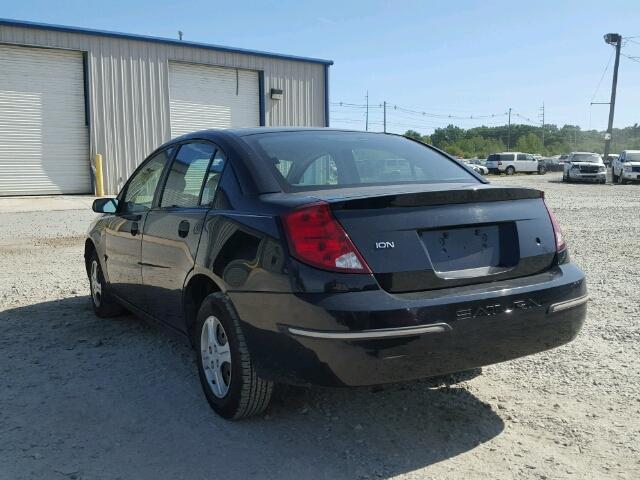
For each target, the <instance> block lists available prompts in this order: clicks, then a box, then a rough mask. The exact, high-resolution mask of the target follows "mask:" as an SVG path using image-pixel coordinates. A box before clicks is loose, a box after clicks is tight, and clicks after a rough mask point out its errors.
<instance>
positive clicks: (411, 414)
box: [0, 174, 640, 479]
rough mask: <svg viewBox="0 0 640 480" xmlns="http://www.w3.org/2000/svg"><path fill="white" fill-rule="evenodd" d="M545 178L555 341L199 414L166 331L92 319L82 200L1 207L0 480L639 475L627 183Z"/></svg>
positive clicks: (183, 363) (637, 351) (638, 258)
mask: <svg viewBox="0 0 640 480" xmlns="http://www.w3.org/2000/svg"><path fill="white" fill-rule="evenodd" d="M559 180H560V177H559V175H558V174H547V175H545V176H537V175H533V176H517V177H512V178H506V177H501V178H499V179H495V180H494V181H496V182H502V183H509V184H520V185H524V186H532V187H536V188H541V189H543V190H545V192H546V195H547V199H548V201H549V203H550V205H551V206H552V207H553V209H554V210H555V211H556V213H557V215H558V217H559V220H560V223H561V225H562V226H563V227H564V231H565V234H566V237H567V238H568V242H569V248H570V251H571V254H572V257H573V258H574V260H575V261H576V262H577V263H578V264H579V265H581V266H582V268H583V269H584V270H585V271H586V273H587V278H588V281H589V289H590V295H591V300H590V301H589V314H588V318H587V321H586V324H585V327H584V329H583V330H582V332H581V334H580V335H579V336H578V338H577V339H576V340H575V341H574V342H572V343H570V344H569V345H566V346H563V347H561V348H558V349H556V350H552V351H550V352H546V353H542V354H538V355H534V356H531V357H528V358H523V359H519V360H516V361H511V362H508V363H505V364H500V365H494V366H490V367H486V368H485V369H484V374H483V375H482V376H480V377H478V378H475V379H473V380H470V381H467V382H464V383H462V384H459V385H457V386H455V387H452V388H447V387H439V388H438V387H434V386H433V385H431V384H429V383H427V382H416V383H411V384H408V385H403V386H393V387H387V388H384V389H358V390H320V389H311V390H304V389H291V388H290V389H284V390H283V391H281V392H280V393H279V395H278V397H277V398H276V399H275V401H274V404H273V406H272V407H271V408H270V410H269V411H268V413H267V415H265V416H263V417H260V418H255V419H250V420H247V421H242V422H235V423H230V422H226V421H224V420H221V419H219V418H218V417H216V415H215V414H214V413H213V412H212V411H211V410H210V409H209V407H208V405H207V403H206V401H205V398H204V396H203V395H202V393H201V391H200V386H199V384H198V379H197V377H196V368H195V365H194V359H193V355H192V353H191V351H190V349H189V347H188V346H187V345H186V344H185V343H184V342H183V341H181V340H177V339H175V338H172V337H170V336H168V335H167V334H166V333H165V332H164V331H161V330H159V329H158V328H156V327H154V326H149V325H147V324H145V323H143V322H141V321H139V320H137V319H136V318H134V317H131V316H125V317H120V318H118V319H115V320H100V319H97V318H96V317H94V315H93V313H92V310H91V306H90V301H89V297H88V286H87V281H86V277H85V273H84V271H83V264H82V245H83V234H84V232H85V230H86V228H87V226H88V223H89V221H90V219H91V218H92V216H93V214H92V213H91V212H89V211H64V212H36V213H21V214H10V213H5V214H0V226H1V227H2V228H0V329H1V330H0V331H1V333H0V478H2V479H4V478H7V479H21V478H47V479H57V478H60V479H64V478H69V479H73V478H76V479H80V478H82V479H94V478H108V479H111V478H114V479H115V478H122V479H130V478H135V479H146V478H153V479H180V478H185V479H207V478H216V477H217V478H227V479H245V478H283V479H294V478H295V479H297V478H326V479H338V478H403V479H410V478H411V479H412V478H438V479H441V478H465V477H466V478H469V479H478V478H491V479H494V478H505V479H508V478H524V479H545V478H548V479H556V478H576V479H585V478H593V479H596V478H597V479H601V478H628V479H633V478H640V326H639V323H640V322H639V321H640V302H639V301H638V300H639V298H640V297H639V295H638V288H639V287H638V283H640V273H639V271H638V270H639V269H638V267H639V266H640V250H639V249H638V248H637V245H638V240H639V239H640V214H639V213H638V212H640V187H639V186H637V185H625V186H600V185H576V184H571V185H564V184H562V183H560V181H559Z"/></svg>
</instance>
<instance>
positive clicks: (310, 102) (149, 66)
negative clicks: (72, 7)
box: [0, 25, 325, 194]
mask: <svg viewBox="0 0 640 480" xmlns="http://www.w3.org/2000/svg"><path fill="white" fill-rule="evenodd" d="M0 43H8V44H21V45H34V46H43V47H53V48H63V49H71V50H78V51H82V52H87V63H88V72H87V73H88V96H89V104H90V125H89V139H90V151H89V155H90V156H91V158H93V156H94V155H95V154H96V153H101V154H102V155H103V158H104V173H105V190H106V191H107V193H109V194H115V193H117V191H118V190H119V188H120V187H121V186H122V184H123V183H124V182H125V181H126V179H127V178H128V176H129V175H130V174H131V172H132V171H133V170H134V168H135V167H136V166H137V165H138V164H139V163H140V162H141V161H142V160H143V159H144V158H145V157H146V156H147V155H148V154H149V153H150V152H151V151H152V150H153V149H155V148H156V147H157V146H158V145H160V144H162V143H163V142H165V141H167V140H169V139H170V135H171V126H170V116H169V112H170V109H169V70H168V63H169V60H175V61H180V62H190V63H201V64H206V65H218V66H225V67H236V68H242V69H247V70H255V71H262V72H263V76H264V92H263V93H264V100H265V105H264V108H265V123H266V125H267V126H317V127H322V126H324V125H325V98H324V92H325V84H324V83H325V65H323V64H320V63H313V62H311V61H296V60H288V59H281V58H271V57H267V56H258V55H251V54H245V53H236V52H229V51H223V50H219V51H218V50H212V49H209V48H200V47H197V46H189V45H185V46H181V45H176V44H163V43H159V42H153V41H145V40H137V39H124V38H117V37H110V36H100V35H97V34H90V33H75V32H68V31H56V30H45V29H41V28H40V29H39V28H29V27H27V26H9V25H0ZM271 88H280V89H282V90H283V91H284V96H283V99H282V100H271V98H270V96H269V92H270V89H271Z"/></svg>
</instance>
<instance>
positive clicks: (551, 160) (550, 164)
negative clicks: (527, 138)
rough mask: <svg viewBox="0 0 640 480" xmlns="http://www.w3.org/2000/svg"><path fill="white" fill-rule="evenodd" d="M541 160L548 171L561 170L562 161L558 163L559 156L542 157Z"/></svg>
mask: <svg viewBox="0 0 640 480" xmlns="http://www.w3.org/2000/svg"><path fill="white" fill-rule="evenodd" d="M541 161H542V162H544V166H545V167H546V169H547V171H548V172H561V171H562V169H563V165H564V162H562V163H560V161H559V156H557V157H546V158H542V160H541Z"/></svg>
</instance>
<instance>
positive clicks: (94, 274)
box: [89, 260, 102, 307]
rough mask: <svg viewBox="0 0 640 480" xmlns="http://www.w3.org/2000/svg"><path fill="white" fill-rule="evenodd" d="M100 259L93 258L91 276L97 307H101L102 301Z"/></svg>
mask: <svg viewBox="0 0 640 480" xmlns="http://www.w3.org/2000/svg"><path fill="white" fill-rule="evenodd" d="M98 272H99V267H98V261H97V260H93V261H92V262H91V277H90V280H89V283H90V284H91V298H92V299H93V303H94V305H95V306H96V307H100V303H101V302H102V284H101V283H100V277H99V274H98Z"/></svg>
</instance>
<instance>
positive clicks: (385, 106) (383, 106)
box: [382, 100, 387, 133]
mask: <svg viewBox="0 0 640 480" xmlns="http://www.w3.org/2000/svg"><path fill="white" fill-rule="evenodd" d="M382 113H383V122H382V124H383V126H384V133H387V101H386V100H385V101H384V102H382Z"/></svg>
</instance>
